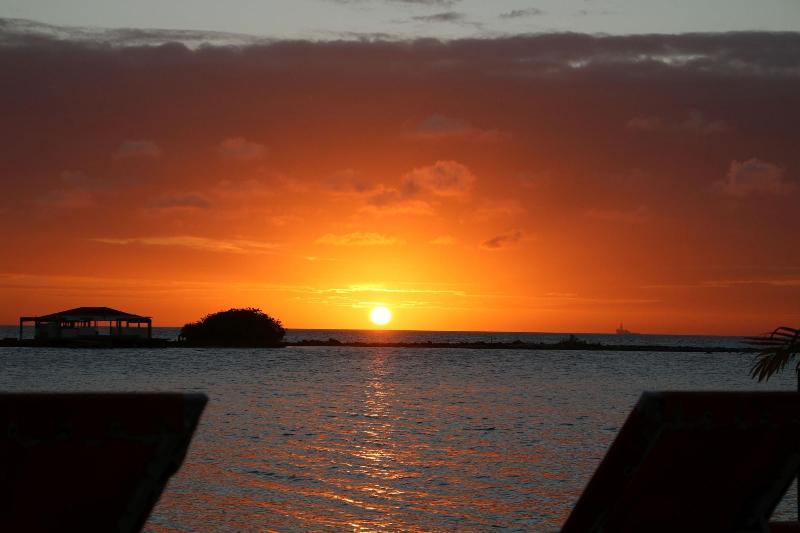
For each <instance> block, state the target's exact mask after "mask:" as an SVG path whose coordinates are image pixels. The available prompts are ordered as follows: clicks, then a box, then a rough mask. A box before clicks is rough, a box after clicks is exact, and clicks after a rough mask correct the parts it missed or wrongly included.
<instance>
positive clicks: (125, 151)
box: [114, 140, 162, 159]
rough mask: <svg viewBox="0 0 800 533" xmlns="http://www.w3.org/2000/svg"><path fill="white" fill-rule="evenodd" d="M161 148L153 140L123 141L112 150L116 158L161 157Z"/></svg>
mask: <svg viewBox="0 0 800 533" xmlns="http://www.w3.org/2000/svg"><path fill="white" fill-rule="evenodd" d="M161 154H162V151H161V148H160V147H159V146H158V145H157V144H156V143H154V142H153V141H147V140H139V141H125V142H123V143H122V144H120V145H119V147H117V149H116V150H115V151H114V157H115V158H116V159H126V158H132V157H142V158H157V157H161Z"/></svg>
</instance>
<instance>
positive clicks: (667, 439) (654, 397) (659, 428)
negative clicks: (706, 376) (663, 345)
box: [562, 392, 800, 533]
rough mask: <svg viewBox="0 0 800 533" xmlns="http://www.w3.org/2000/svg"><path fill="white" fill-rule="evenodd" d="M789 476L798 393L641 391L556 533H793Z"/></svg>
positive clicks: (799, 428)
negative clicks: (787, 503)
mask: <svg viewBox="0 0 800 533" xmlns="http://www.w3.org/2000/svg"><path fill="white" fill-rule="evenodd" d="M798 469H800V393H795V392H645V393H644V394H642V396H641V398H640V399H639V402H638V403H637V404H636V406H635V407H634V409H633V411H632V412H631V413H630V415H629V416H628V419H627V420H626V421H625V424H624V425H623V427H622V429H621V430H620V431H619V433H618V435H617V437H616V439H615V440H614V442H613V443H612V445H611V447H610V448H609V450H608V452H607V453H606V456H605V458H604V459H603V461H602V462H601V463H600V466H598V468H597V470H596V471H595V473H594V475H593V477H592V478H591V480H590V481H589V483H588V485H587V486H586V488H585V490H584V491H583V494H581V496H580V498H579V499H578V502H577V503H576V505H575V507H574V508H573V510H572V513H571V514H570V515H569V517H568V518H567V521H566V522H565V523H564V526H563V529H562V532H563V533H577V532H581V533H587V532H601V531H602V532H649V533H658V532H667V531H669V532H690V531H704V532H709V531H735V532H751V531H753V532H755V531H795V530H797V531H800V529H797V524H796V523H769V518H770V516H771V515H772V513H773V511H774V510H775V507H776V506H777V505H778V503H779V502H780V500H781V498H782V497H783V495H784V494H785V493H786V491H787V490H788V489H789V486H790V485H791V483H792V480H793V479H794V478H795V477H796V475H797V472H798Z"/></svg>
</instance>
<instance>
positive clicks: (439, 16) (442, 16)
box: [411, 11, 466, 22]
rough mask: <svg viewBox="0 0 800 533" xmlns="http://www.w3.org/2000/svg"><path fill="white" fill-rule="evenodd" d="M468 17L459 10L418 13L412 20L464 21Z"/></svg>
mask: <svg viewBox="0 0 800 533" xmlns="http://www.w3.org/2000/svg"><path fill="white" fill-rule="evenodd" d="M465 18H466V15H465V14H464V13H459V12H457V11H444V12H442V13H434V14H432V15H417V16H414V17H411V20H416V21H418V22H463V21H464V19H465Z"/></svg>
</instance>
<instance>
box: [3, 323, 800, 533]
mask: <svg viewBox="0 0 800 533" xmlns="http://www.w3.org/2000/svg"><path fill="white" fill-rule="evenodd" d="M311 333H313V334H314V335H313V336H311V335H310V333H309V332H308V331H306V332H304V333H302V335H305V336H302V337H300V338H321V339H327V338H329V337H333V338H338V339H339V340H342V341H345V340H350V338H348V337H346V336H347V335H350V336H352V338H353V339H356V340H361V339H362V338H363V336H364V335H373V334H374V332H335V331H334V332H333V333H334V334H332V333H331V332H320V331H316V332H314V331H312V332H311ZM384 333H386V332H384ZM293 334H294V333H293ZM317 334H318V335H317ZM391 335H395V336H396V337H397V336H399V337H400V338H402V339H403V340H405V339H407V338H408V337H407V336H408V335H412V336H415V337H414V338H420V339H422V340H423V341H424V340H433V341H436V340H440V339H441V338H446V339H453V340H460V339H472V338H474V337H477V338H479V339H484V340H489V339H487V338H486V337H487V336H492V335H494V336H495V338H494V339H495V340H506V338H505V337H504V335H506V334H477V333H458V332H457V333H453V332H442V333H428V334H425V333H422V332H410V333H405V334H401V333H392V332H389V333H388V336H391ZM404 335H406V336H405V337H404ZM426 335H427V337H426ZM510 335H512V336H514V335H517V334H510ZM519 335H528V334H519ZM578 336H579V337H581V338H586V339H587V340H592V339H591V336H589V335H578ZM563 337H564V334H556V335H555V340H558V339H560V338H563ZM611 337H612V338H615V337H616V336H613V335H612V336H611ZM510 340H514V338H512V339H510ZM520 340H523V341H524V340H526V338H525V337H521V338H520ZM646 342H647V343H651V344H653V345H661V344H668V343H672V344H675V343H678V345H680V343H684V345H703V346H720V345H724V346H728V345H731V343H736V342H739V340H738V339H736V338H715V337H695V338H692V339H687V338H680V337H674V338H659V339H653V338H650V336H644V335H642V336H637V338H636V341H635V343H636V344H645V343H646ZM700 343H704V344H700ZM751 357H752V356H750V355H743V354H737V353H718V354H705V353H681V352H677V353H654V352H592V351H522V350H520V351H517V350H497V351H495V350H460V349H425V350H414V349H402V348H391V349H388V348H384V349H381V348H348V347H336V348H330V347H292V348H285V349H273V350H268V349H224V350H220V349H182V348H180V349H179V348H171V349H160V350H135V349H131V350H124V349H117V350H104V349H93V350H64V349H52V348H50V349H47V348H0V368H1V369H2V372H0V390H6V391H19V390H25V391H32V390H37V391H54V390H57V391H79V390H124V391H129V390H177V391H201V392H205V393H206V394H208V396H209V398H210V402H209V404H208V407H207V409H206V412H205V414H204V415H203V418H202V421H201V423H200V426H199V428H198V430H197V433H196V434H195V438H194V440H193V442H192V446H191V449H190V451H189V454H188V455H187V458H186V462H185V463H184V466H183V468H182V469H181V470H180V472H179V473H178V474H177V475H176V476H175V477H173V478H172V480H171V482H170V484H169V486H168V487H167V490H166V491H165V493H164V494H163V496H162V498H161V501H160V502H159V503H158V505H157V507H156V509H155V510H154V512H153V514H152V516H151V519H150V521H149V522H148V525H147V530H148V531H152V532H160V533H166V532H176V531H209V532H211V531H266V530H277V531H400V530H402V531H486V530H489V529H494V530H500V531H552V530H557V529H558V528H559V527H560V525H561V524H562V523H563V521H564V520H565V518H566V516H567V515H568V513H569V510H570V509H571V508H572V506H573V505H574V503H575V501H576V499H577V497H578V495H579V494H580V492H581V490H582V489H583V487H584V485H585V484H586V482H587V481H588V479H589V477H590V476H591V474H592V472H593V471H594V470H595V468H596V466H597V464H598V463H599V461H600V460H601V459H602V457H603V455H604V453H605V451H606V449H607V447H608V445H609V444H610V443H611V441H612V439H613V438H614V435H615V434H616V433H617V431H618V430H619V427H620V426H621V425H622V423H623V421H624V420H625V417H626V416H627V414H628V412H629V411H630V409H631V408H632V406H633V405H634V404H635V402H636V400H637V399H638V397H639V395H640V394H641V392H642V391H643V390H663V389H672V390H674V389H683V390H686V389H704V390H714V389H725V390H767V389H783V390H793V388H794V386H795V383H794V380H793V376H791V374H790V373H788V372H787V373H785V374H784V375H781V376H778V377H777V378H774V379H773V380H771V381H770V382H768V383H767V384H758V383H756V382H754V381H752V380H751V379H750V378H749V377H748V369H749V365H750V362H751ZM792 498H793V495H789V496H787V499H786V501H785V502H784V503H783V504H782V505H781V507H780V508H779V510H778V512H777V513H776V517H778V518H784V519H793V518H794V507H793V505H792V503H791V502H793V501H794V500H793V499H792Z"/></svg>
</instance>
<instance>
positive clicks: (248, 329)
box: [178, 307, 286, 347]
mask: <svg viewBox="0 0 800 533" xmlns="http://www.w3.org/2000/svg"><path fill="white" fill-rule="evenodd" d="M284 335H286V330H285V329H284V328H283V325H281V321H280V320H278V319H276V318H272V317H271V316H269V315H268V314H266V313H264V312H263V311H261V309H256V308H252V307H248V308H244V309H228V310H227V311H220V312H218V313H212V314H210V315H206V316H205V317H204V318H203V319H201V320H199V321H197V322H192V323H190V324H186V325H185V326H183V327H182V328H181V332H180V335H179V336H178V340H179V342H181V343H182V344H183V345H184V346H218V347H279V346H281V341H282V340H283V337H284Z"/></svg>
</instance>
